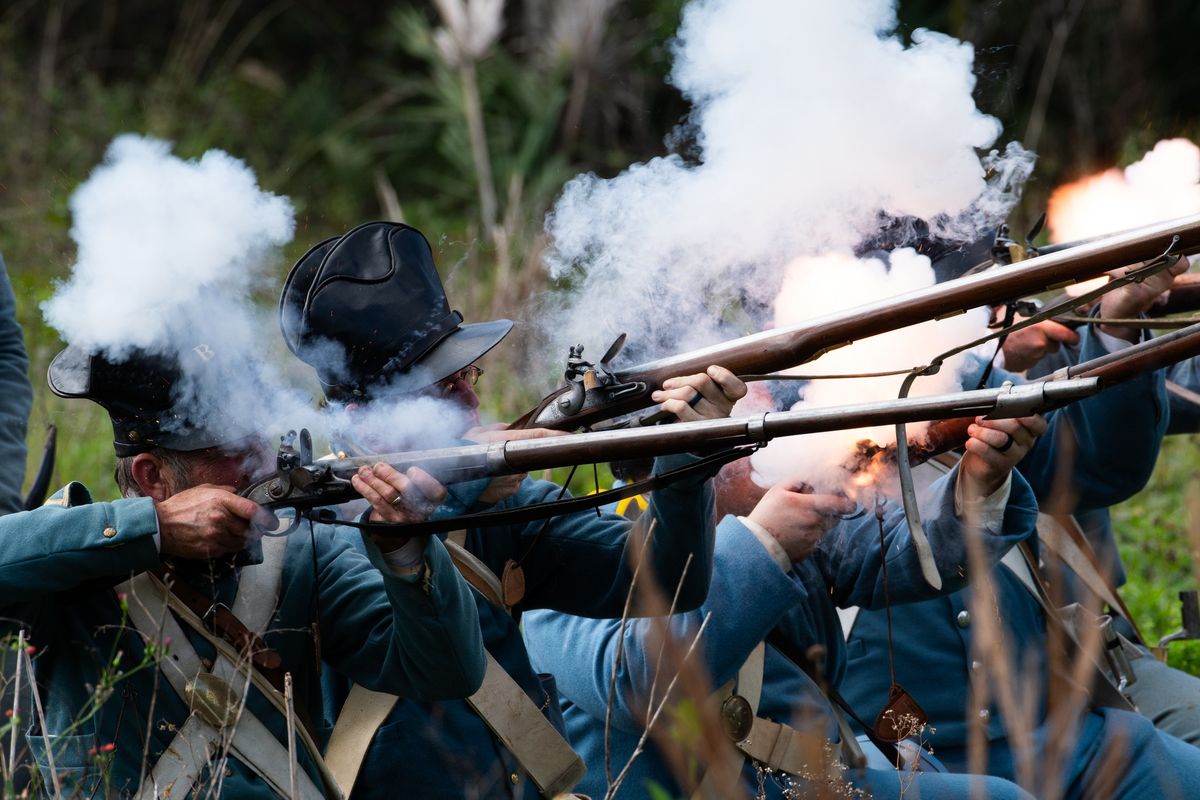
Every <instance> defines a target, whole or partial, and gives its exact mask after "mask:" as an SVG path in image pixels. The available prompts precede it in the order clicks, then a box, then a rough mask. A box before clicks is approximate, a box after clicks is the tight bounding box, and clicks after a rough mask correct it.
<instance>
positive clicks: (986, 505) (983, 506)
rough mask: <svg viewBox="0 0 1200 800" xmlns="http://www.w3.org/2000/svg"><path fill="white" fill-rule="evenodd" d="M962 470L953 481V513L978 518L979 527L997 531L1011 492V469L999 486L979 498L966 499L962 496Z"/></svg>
mask: <svg viewBox="0 0 1200 800" xmlns="http://www.w3.org/2000/svg"><path fill="white" fill-rule="evenodd" d="M962 486H963V482H962V472H959V473H958V478H957V479H956V480H955V481H954V513H955V514H957V515H958V516H959V517H960V518H964V517H965V518H967V519H971V520H978V524H979V526H980V527H981V528H983V529H984V530H988V531H999V530H1000V527H1001V525H1002V524H1003V523H1004V509H1005V507H1007V506H1008V496H1009V494H1010V493H1011V492H1012V471H1011V470H1009V473H1008V477H1007V478H1005V479H1004V483H1002V484H1000V488H999V489H997V490H996V491H994V492H992V493H991V494H989V495H988V496H987V497H984V498H983V499H981V500H967V499H966V498H965V497H963V488H962Z"/></svg>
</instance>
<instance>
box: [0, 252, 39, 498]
mask: <svg viewBox="0 0 1200 800" xmlns="http://www.w3.org/2000/svg"><path fill="white" fill-rule="evenodd" d="M16 313H17V308H16V301H15V299H14V298H13V290H12V283H10V282H9V280H8V270H7V268H6V267H5V266H4V257H3V256H0V514H10V513H12V512H13V511H20V510H21V484H22V483H23V482H24V480H25V426H26V424H27V423H28V421H29V407H30V405H31V403H32V402H33V390H32V389H31V388H30V386H29V359H28V358H27V357H26V355H25V342H24V339H23V338H22V337H21V326H20V325H18V324H17V317H16Z"/></svg>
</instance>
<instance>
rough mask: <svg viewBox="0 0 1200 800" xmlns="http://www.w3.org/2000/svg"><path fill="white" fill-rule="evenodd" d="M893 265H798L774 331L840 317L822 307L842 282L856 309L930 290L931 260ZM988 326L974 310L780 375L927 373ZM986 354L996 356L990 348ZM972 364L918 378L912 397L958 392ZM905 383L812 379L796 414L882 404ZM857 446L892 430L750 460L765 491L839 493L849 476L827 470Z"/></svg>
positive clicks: (832, 436)
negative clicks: (808, 488) (787, 486)
mask: <svg viewBox="0 0 1200 800" xmlns="http://www.w3.org/2000/svg"><path fill="white" fill-rule="evenodd" d="M890 262H891V263H890V268H889V267H888V266H885V265H884V263H883V262H882V261H879V260H877V259H861V260H858V259H853V258H849V257H842V258H800V259H796V260H795V261H793V262H792V263H790V264H789V265H788V267H787V271H786V274H785V276H784V280H783V287H782V288H781V290H780V292H779V295H778V296H777V297H776V298H775V319H774V324H775V325H777V326H784V325H793V324H795V323H798V322H802V321H804V320H806V319H811V318H813V317H817V316H820V315H822V314H826V313H829V312H831V311H836V310H838V309H837V308H829V307H828V306H825V305H823V304H824V303H825V302H826V301H827V300H828V298H830V297H838V296H839V293H838V292H839V288H838V287H839V285H843V284H844V283H845V282H849V283H851V284H852V285H854V286H855V287H858V291H857V292H856V293H855V296H854V301H855V302H856V303H858V302H862V303H868V302H872V301H875V300H882V299H885V298H887V297H889V296H891V295H894V294H898V293H902V292H908V291H913V290H917V289H922V288H924V287H926V286H930V285H931V284H932V283H933V270H932V268H931V267H930V263H929V259H928V258H927V257H925V256H923V255H918V254H917V253H916V252H914V251H913V250H911V249H907V248H905V249H900V250H896V251H894V252H893V253H892V254H891V258H890ZM842 296H844V295H842ZM847 299H849V298H847ZM987 322H988V312H987V310H986V309H974V310H972V311H970V312H968V313H967V314H962V315H959V316H956V317H950V318H948V319H944V320H937V321H933V320H931V321H929V322H923V323H921V324H920V325H913V326H910V327H908V328H902V329H900V330H897V331H893V332H892V333H887V334H883V335H881V336H873V337H871V338H869V339H863V340H861V341H858V342H855V343H854V344H853V345H850V346H849V347H844V348H840V349H838V350H833V351H831V352H829V353H826V354H825V355H823V356H821V357H820V358H819V359H818V360H817V361H815V362H810V363H808V364H805V365H803V366H801V367H797V368H795V369H790V370H785V371H786V372H789V373H791V374H800V375H842V374H857V373H876V372H887V371H892V370H896V369H909V368H912V367H917V366H924V365H925V364H928V363H929V362H930V361H932V360H933V359H934V358H936V357H937V356H939V355H941V354H942V353H944V352H945V351H946V350H949V349H950V347H951V346H952V345H953V344H954V343H959V342H969V341H972V340H973V339H976V338H978V337H979V336H981V335H982V334H983V333H984V332H986V326H987ZM991 347H992V348H993V349H994V345H991ZM989 353H990V351H989ZM973 358H974V356H973V355H972V354H971V353H970V352H967V353H960V354H958V355H956V356H953V357H952V358H950V359H948V360H947V361H946V363H945V365H944V366H943V367H942V369H941V370H940V371H939V372H937V373H935V374H934V375H930V376H922V377H921V378H918V379H917V380H916V382H915V383H913V386H912V390H911V391H910V392H909V395H910V396H911V397H920V396H925V395H933V394H941V393H945V392H954V391H958V389H959V388H960V379H959V374H958V373H959V370H960V368H962V367H963V366H965V365H966V364H967V363H968V361H969V360H971V359H973ZM903 380H904V376H903V375H899V376H889V377H878V378H853V379H844V380H815V381H811V382H808V383H805V384H804V385H803V388H802V390H801V391H802V394H803V401H802V402H799V403H796V404H795V406H793V407H794V408H801V407H818V406H829V405H837V404H843V403H858V402H867V401H872V400H887V399H891V398H894V397H896V396H897V395H898V393H899V391H900V386H901V383H902V382H903ZM926 427H928V423H914V424H910V425H909V426H908V434H909V437H910V438H912V437H914V436H919V435H920V434H921V433H922V432H923V431H924V430H925V428H926ZM862 439H870V440H872V441H874V442H878V443H890V442H894V441H895V439H896V436H895V429H894V428H893V427H892V426H884V427H876V428H859V429H856V430H845V431H829V432H827V433H820V434H811V435H808V436H803V437H791V438H785V439H778V440H776V441H774V442H772V443H771V444H770V445H769V446H768V447H766V448H764V449H762V450H759V451H758V452H756V453H755V454H754V455H753V456H751V463H752V464H753V467H754V471H755V473H757V474H756V475H755V478H756V480H759V481H760V482H761V483H763V484H764V485H770V484H774V483H777V482H779V481H781V480H784V479H786V478H790V477H792V476H794V475H801V476H804V477H805V479H806V480H808V482H809V483H812V484H813V485H815V486H817V487H818V488H825V489H831V488H836V487H837V486H838V484H839V483H840V481H841V480H842V479H844V478H845V477H846V476H845V475H844V474H842V473H839V472H836V471H831V470H830V469H829V468H830V467H831V466H834V465H838V464H841V463H842V462H844V461H845V460H846V457H847V454H848V453H850V452H851V451H852V449H853V447H854V445H855V443H856V442H858V441H860V440H862Z"/></svg>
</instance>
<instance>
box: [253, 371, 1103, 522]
mask: <svg viewBox="0 0 1200 800" xmlns="http://www.w3.org/2000/svg"><path fill="white" fill-rule="evenodd" d="M1100 388H1101V381H1100V379H1098V378H1094V377H1082V378H1070V379H1067V380H1062V381H1047V382H1042V383H1033V384H1023V385H1019V386H1013V385H1011V384H1006V385H1005V386H1003V387H1001V388H999V389H979V390H977V391H971V392H956V393H953V394H941V395H932V396H929V397H909V398H903V399H897V400H883V401H878V402H871V403H856V404H853V405H843V406H830V407H826V408H813V409H798V410H795V411H772V412H767V413H763V414H758V415H754V416H747V417H733V418H730V419H716V420H700V421H697V422H679V423H675V424H672V425H663V426H655V427H645V428H631V429H627V430H612V431H597V432H592V433H577V434H568V435H564V436H555V437H548V438H540V439H515V440H510V441H507V442H492V443H489V444H476V445H464V446H460V447H447V448H442V449H439V450H418V451H412V452H407V453H388V454H380V455H375V456H362V457H356V458H345V459H336V460H327V461H321V462H318V463H317V464H314V465H308V466H303V467H299V468H297V469H293V470H292V471H291V472H289V473H287V475H276V476H275V477H274V478H266V479H262V480H259V481H256V482H254V483H253V484H252V485H251V486H250V487H249V488H248V489H247V490H246V491H245V492H244V495H245V496H246V497H249V498H250V499H252V500H254V501H255V502H257V503H261V504H263V505H265V506H268V507H272V508H278V507H285V506H292V507H297V508H312V507H315V506H319V505H329V504H336V503H341V502H345V501H346V500H348V499H350V498H352V497H354V496H356V495H355V493H354V492H353V490H352V489H350V488H349V484H348V483H347V481H348V479H349V478H350V476H352V475H353V474H354V473H356V472H357V471H358V470H359V468H361V467H363V466H366V465H371V464H376V463H379V462H385V463H388V464H391V465H392V466H393V467H395V468H396V469H398V470H400V471H404V470H406V469H408V468H409V467H419V468H420V469H422V470H424V471H425V472H427V473H429V474H430V475H432V476H433V477H434V478H436V479H438V480H439V481H441V482H443V483H456V482H460V481H466V480H472V479H475V478H482V477H488V476H499V475H516V474H520V473H522V472H533V471H536V470H543V469H553V468H557V467H566V466H571V465H575V464H588V463H597V462H603V461H617V460H621V459H626V458H645V457H650V456H662V455H673V454H677V453H689V452H696V451H701V450H717V449H724V448H730V447H738V446H742V445H752V444H765V443H766V442H767V441H769V440H771V439H775V438H779V437H782V436H798V435H802V434H806V433H821V432H824V431H832V430H848V429H853V428H867V427H874V426H877V425H894V424H896V423H898V422H920V421H925V420H940V419H947V418H956V417H974V416H977V415H980V414H986V415H989V416H992V417H1017V416H1026V415H1028V414H1033V413H1036V412H1039V411H1045V410H1048V409H1050V408H1054V407H1057V406H1059V405H1062V404H1063V403H1067V402H1070V401H1072V400H1077V399H1079V398H1082V397H1087V396H1088V395H1091V394H1095V393H1096V392H1098V391H1100ZM331 478H332V479H333V480H332V481H331ZM338 479H340V480H338Z"/></svg>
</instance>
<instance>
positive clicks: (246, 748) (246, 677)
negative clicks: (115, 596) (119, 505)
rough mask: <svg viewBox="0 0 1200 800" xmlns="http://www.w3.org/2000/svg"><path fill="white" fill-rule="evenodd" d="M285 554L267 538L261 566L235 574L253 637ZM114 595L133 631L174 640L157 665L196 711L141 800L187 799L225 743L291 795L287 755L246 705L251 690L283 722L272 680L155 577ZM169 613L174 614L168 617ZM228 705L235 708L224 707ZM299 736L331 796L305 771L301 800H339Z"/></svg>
mask: <svg viewBox="0 0 1200 800" xmlns="http://www.w3.org/2000/svg"><path fill="white" fill-rule="evenodd" d="M285 548H286V539H283V538H279V539H270V538H268V539H264V541H263V563H262V564H261V565H257V566H252V567H243V568H242V570H241V572H240V574H239V581H238V594H237V598H236V599H235V601H234V603H233V611H234V613H235V615H236V616H237V617H238V618H239V619H241V620H242V621H243V623H244V624H245V625H246V627H247V628H249V629H250V630H251V631H254V632H255V633H261V632H263V631H264V630H266V628H267V625H268V623H269V622H270V620H271V617H272V616H273V615H274V613H275V605H276V602H277V598H278V594H279V583H280V578H281V574H282V569H283V551H284V549H285ZM117 591H123V592H125V593H127V595H128V597H129V603H128V605H129V617H130V622H131V623H132V624H133V625H134V627H135V628H137V630H139V631H140V632H141V633H142V634H143V635H144V636H147V637H148V638H157V637H158V636H159V635H161V636H162V637H163V638H164V639H166V638H170V639H171V648H170V652H169V655H168V656H167V657H165V658H163V659H162V660H161V662H160V667H161V669H162V672H163V675H164V676H165V677H166V678H167V682H168V683H170V685H171V687H172V689H174V690H175V692H176V693H177V694H178V695H179V697H180V698H181V699H182V700H183V701H184V702H185V703H186V704H187V705H188V706H189V707H191V708H192V709H193V713H192V714H191V716H189V717H188V719H187V721H186V722H185V723H184V725H183V726H181V727H180V729H179V731H178V732H177V733H176V735H175V739H174V740H173V741H172V742H171V744H170V745H169V746H168V747H167V749H166V750H165V751H164V752H163V754H162V755H161V756H160V757H159V759H158V762H157V763H156V764H155V765H154V768H153V769H152V770H151V773H150V775H149V777H148V779H147V780H146V781H144V782H143V785H142V786H141V787H140V788H139V792H138V798H139V800H150V799H151V798H154V797H159V796H164V795H167V796H169V795H171V794H175V795H177V796H184V795H185V794H186V793H187V792H190V791H191V789H192V787H193V786H194V785H195V783H196V781H197V780H198V779H199V777H200V774H201V773H202V772H203V771H204V768H205V767H206V766H208V765H209V764H210V762H211V761H212V759H213V757H214V756H216V755H218V753H219V751H220V748H221V745H222V744H223V743H227V744H228V747H229V750H230V752H232V753H233V754H234V755H235V756H237V758H238V760H239V761H241V762H242V763H244V764H245V765H246V766H247V767H248V768H250V769H251V770H253V771H254V772H255V774H257V775H258V776H259V777H260V778H262V779H263V780H264V781H265V782H266V783H267V785H268V786H270V787H271V789H272V790H273V791H274V792H275V793H276V794H277V795H279V796H280V797H289V796H291V790H290V764H291V761H292V756H291V754H290V753H289V752H288V750H287V748H286V747H285V746H284V745H283V744H282V743H281V742H280V741H279V740H278V739H277V738H275V736H274V734H272V733H271V731H270V729H268V728H267V727H266V726H265V725H264V724H263V723H262V722H261V721H260V720H259V719H258V718H257V717H255V716H254V715H253V714H251V713H250V712H249V711H248V710H247V709H246V708H245V705H244V702H245V697H246V695H247V692H248V691H249V689H250V686H251V685H253V686H254V687H255V688H257V689H258V690H259V692H260V693H261V694H262V695H263V696H264V697H265V698H266V699H267V700H268V701H269V702H270V703H271V704H272V705H273V706H274V707H275V708H276V710H278V711H279V712H280V713H281V714H283V715H285V716H286V715H287V708H286V705H285V703H284V701H283V698H282V697H280V696H279V693H278V692H277V691H276V690H275V689H274V687H272V686H271V684H270V683H269V681H268V680H267V679H266V678H265V677H264V676H262V675H261V674H259V673H258V671H257V670H255V669H254V668H253V667H252V666H251V665H250V664H249V663H248V661H247V659H246V658H245V657H244V656H243V654H241V653H238V652H237V651H236V650H235V649H234V648H233V647H231V646H230V645H229V644H228V643H227V642H225V641H224V640H222V639H220V638H217V637H214V636H212V635H211V634H210V633H209V632H208V630H207V629H206V628H205V626H204V623H203V621H202V620H201V619H200V618H199V617H197V616H196V615H195V614H194V613H193V612H192V611H191V609H189V608H188V607H187V606H186V605H185V604H183V603H182V602H181V601H179V600H178V598H176V597H175V596H174V595H173V594H171V593H170V592H169V591H168V590H167V587H166V586H165V585H164V584H163V583H162V581H161V580H159V578H158V577H157V576H155V575H153V574H152V573H149V572H144V573H142V574H140V575H137V576H136V577H134V578H132V579H131V580H129V581H126V582H125V583H123V584H121V585H120V586H118V587H117ZM168 609H169V610H170V611H173V612H174V614H172V613H169V611H168ZM175 615H178V616H179V618H180V619H182V620H183V622H184V623H185V624H187V625H188V627H190V628H192V629H193V630H195V631H196V632H197V633H198V634H200V635H201V636H203V637H204V638H205V639H206V640H207V641H208V642H209V643H210V644H212V646H213V647H214V648H215V649H216V651H217V658H216V661H215V662H214V664H213V667H212V669H211V670H206V669H205V667H204V664H203V662H202V661H201V660H200V656H199V654H197V653H196V650H195V648H194V647H193V646H192V644H191V641H190V640H189V639H188V637H187V635H186V634H185V633H184V631H183V628H182V627H180V625H179V623H178V622H177V621H176V619H175ZM231 705H232V708H230V707H229V706H231ZM230 712H232V713H230ZM296 733H297V736H298V737H299V739H300V741H301V743H302V744H303V746H304V747H305V749H306V750H308V752H309V755H310V756H311V757H312V758H313V760H314V762H315V763H316V764H317V767H318V769H319V770H321V773H322V778H323V780H324V782H325V783H326V786H325V789H326V790H327V791H328V792H329V794H328V795H327V794H326V793H324V792H322V791H321V790H320V789H318V788H317V786H316V785H315V784H313V782H312V780H311V779H310V778H309V777H308V774H307V773H306V772H305V771H304V770H302V769H297V770H296V783H297V791H298V793H299V795H300V798H302V799H303V800H319V798H322V797H326V796H332V797H340V796H341V795H340V794H339V793H338V792H337V789H336V785H335V784H334V783H333V781H332V776H330V775H329V774H328V771H327V770H326V769H325V766H324V762H323V761H322V760H321V755H320V751H319V749H318V748H317V746H316V743H315V742H313V741H312V738H311V737H310V736H309V734H308V731H307V730H306V729H305V728H304V727H303V726H301V725H297V726H296Z"/></svg>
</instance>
